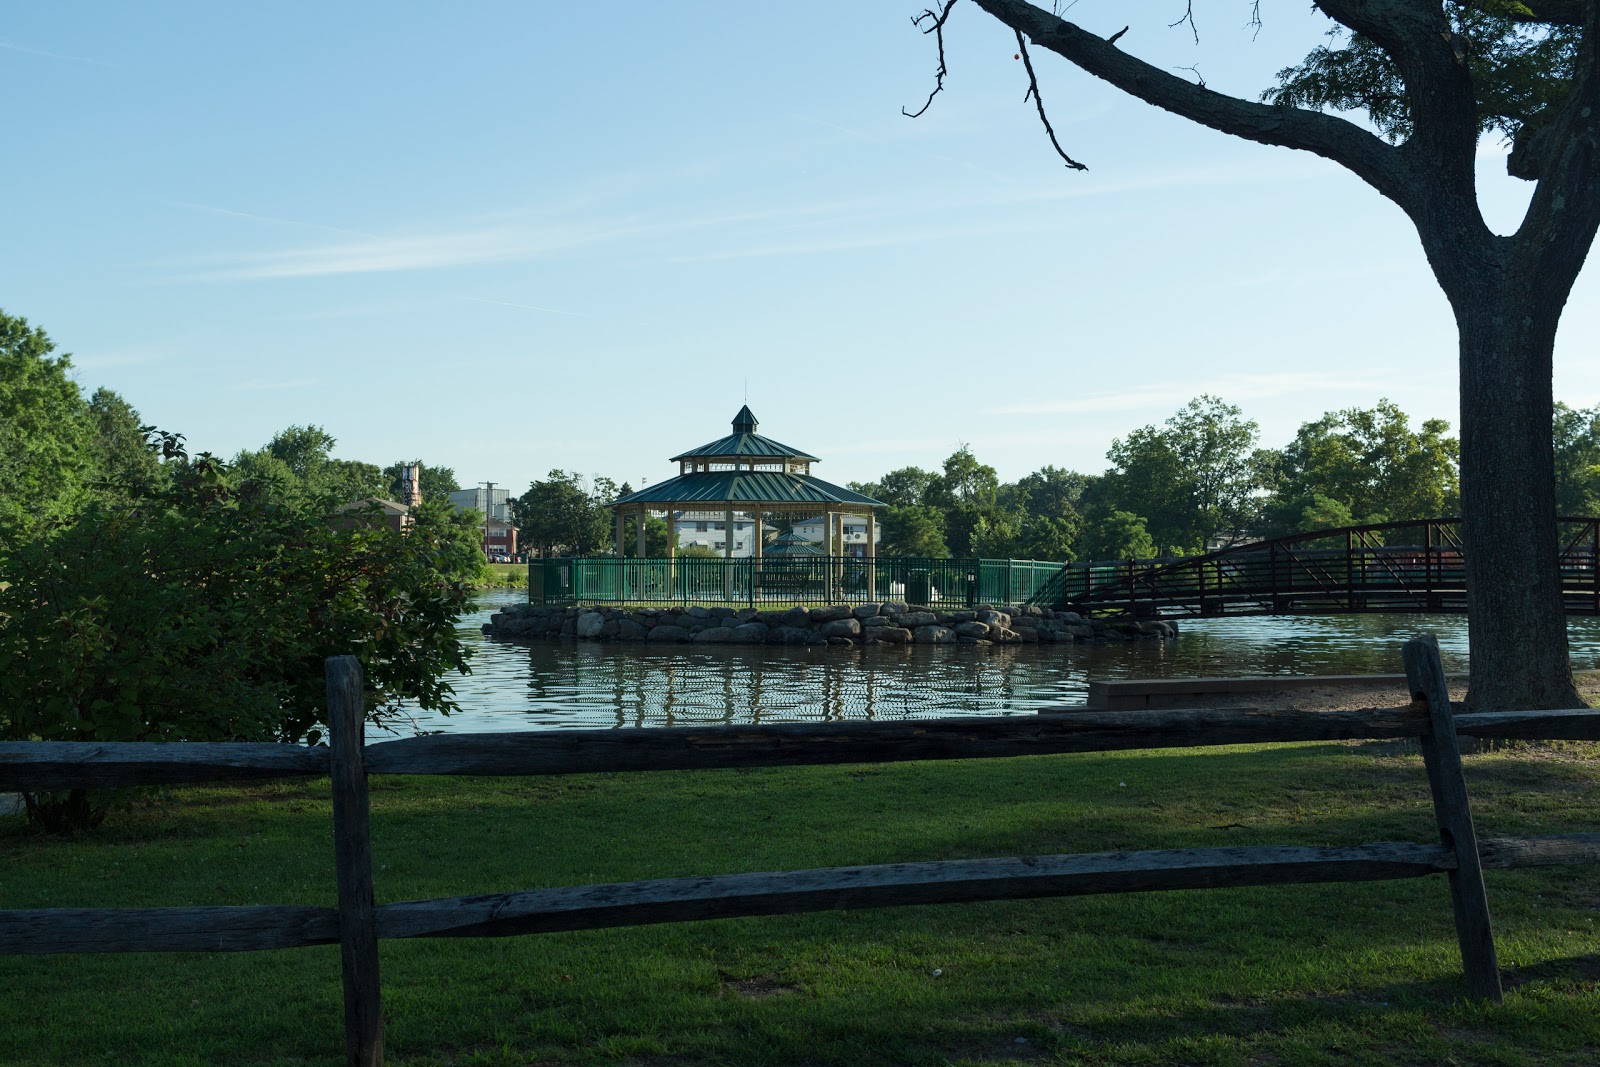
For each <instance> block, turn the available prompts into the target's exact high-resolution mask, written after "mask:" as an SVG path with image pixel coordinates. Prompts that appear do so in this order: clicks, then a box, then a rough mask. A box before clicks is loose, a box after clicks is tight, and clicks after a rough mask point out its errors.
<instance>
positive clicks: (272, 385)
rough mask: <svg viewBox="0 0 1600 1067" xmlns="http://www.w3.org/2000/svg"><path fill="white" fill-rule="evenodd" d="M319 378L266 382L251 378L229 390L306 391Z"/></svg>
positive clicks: (318, 380)
mask: <svg viewBox="0 0 1600 1067" xmlns="http://www.w3.org/2000/svg"><path fill="white" fill-rule="evenodd" d="M320 381H321V379H320V378H283V379H280V380H278V381H266V380H264V379H261V378H251V379H250V380H248V381H243V382H237V383H235V384H234V385H232V386H230V388H232V389H234V390H238V391H243V392H252V393H254V392H262V391H266V390H274V389H306V388H309V387H310V386H313V385H316V384H318V382H320Z"/></svg>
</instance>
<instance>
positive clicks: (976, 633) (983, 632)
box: [955, 620, 989, 640]
mask: <svg viewBox="0 0 1600 1067" xmlns="http://www.w3.org/2000/svg"><path fill="white" fill-rule="evenodd" d="M955 631H956V636H957V637H970V638H973V639H974V640H977V639H978V638H987V637H988V636H989V624H988V623H986V622H978V621H976V620H973V621H971V622H961V623H957V624H956V626H955Z"/></svg>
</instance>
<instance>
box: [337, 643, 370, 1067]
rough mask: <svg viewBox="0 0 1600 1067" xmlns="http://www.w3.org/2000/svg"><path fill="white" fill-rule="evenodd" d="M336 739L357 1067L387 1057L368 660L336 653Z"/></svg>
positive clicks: (345, 950)
mask: <svg viewBox="0 0 1600 1067" xmlns="http://www.w3.org/2000/svg"><path fill="white" fill-rule="evenodd" d="M325 672H326V675H327V682H328V747H329V749H330V753H329V754H330V757H331V759H330V762H331V767H330V771H331V775H332V778H333V853H334V865H335V869H336V870H337V872H338V879H339V956H340V962H341V963H342V964H343V968H344V1043H345V1057H346V1060H347V1062H348V1063H350V1064H351V1067H381V1065H382V1063H383V1003H382V1000H381V999H380V995H379V989H378V927H377V920H376V914H375V911H374V905H373V888H372V825H371V822H370V820H369V818H368V810H367V771H366V767H365V766H364V764H363V752H362V746H363V745H364V744H365V740H366V736H365V735H366V719H365V716H364V715H363V713H362V707H361V662H360V661H359V660H358V659H356V658H355V657H354V656H330V657H328V659H327V661H326V664H325Z"/></svg>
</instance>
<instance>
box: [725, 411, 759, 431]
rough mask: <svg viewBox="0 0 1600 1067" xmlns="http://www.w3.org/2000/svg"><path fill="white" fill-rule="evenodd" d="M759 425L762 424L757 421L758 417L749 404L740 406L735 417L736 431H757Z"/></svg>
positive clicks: (734, 427) (734, 429) (734, 426)
mask: <svg viewBox="0 0 1600 1067" xmlns="http://www.w3.org/2000/svg"><path fill="white" fill-rule="evenodd" d="M724 410H726V409H724ZM758 425H760V424H759V423H757V422H756V417H755V415H754V414H753V413H752V412H751V411H750V405H749V404H746V405H745V406H744V407H742V408H740V409H739V414H737V415H735V416H734V417H733V432H734V433H755V432H756V427H757V426H758Z"/></svg>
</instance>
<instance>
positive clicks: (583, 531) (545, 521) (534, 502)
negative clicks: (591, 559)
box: [511, 470, 615, 556]
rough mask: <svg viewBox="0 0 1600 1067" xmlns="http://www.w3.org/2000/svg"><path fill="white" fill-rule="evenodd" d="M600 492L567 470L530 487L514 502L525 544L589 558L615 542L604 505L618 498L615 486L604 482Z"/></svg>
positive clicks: (600, 486) (512, 503)
mask: <svg viewBox="0 0 1600 1067" xmlns="http://www.w3.org/2000/svg"><path fill="white" fill-rule="evenodd" d="M597 489H598V491H591V489H590V488H589V487H588V486H587V485H586V484H585V483H584V479H583V476H582V475H580V474H576V473H569V472H567V471H563V470H553V471H551V472H550V473H549V474H548V475H547V476H546V477H545V479H544V480H543V481H537V482H533V483H532V484H530V485H529V486H528V489H527V492H525V493H523V494H522V495H521V496H519V497H517V498H516V499H515V500H513V501H512V502H511V510H512V514H513V515H514V516H515V518H516V525H517V531H518V533H519V535H520V536H521V538H522V542H523V543H524V544H527V545H532V546H534V547H535V548H537V549H538V550H539V551H540V552H541V553H542V554H544V555H550V554H551V553H552V552H554V551H555V550H556V549H557V548H559V549H561V550H563V551H565V552H570V553H572V554H573V555H577V556H588V555H593V554H595V553H596V552H599V551H600V550H601V549H603V548H605V547H606V545H607V544H609V543H610V540H611V515H610V512H608V511H607V510H606V509H605V507H604V505H605V504H607V503H609V502H610V501H611V500H612V499H614V492H615V487H614V484H613V483H611V482H610V480H609V479H600V480H598V482H597Z"/></svg>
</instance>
